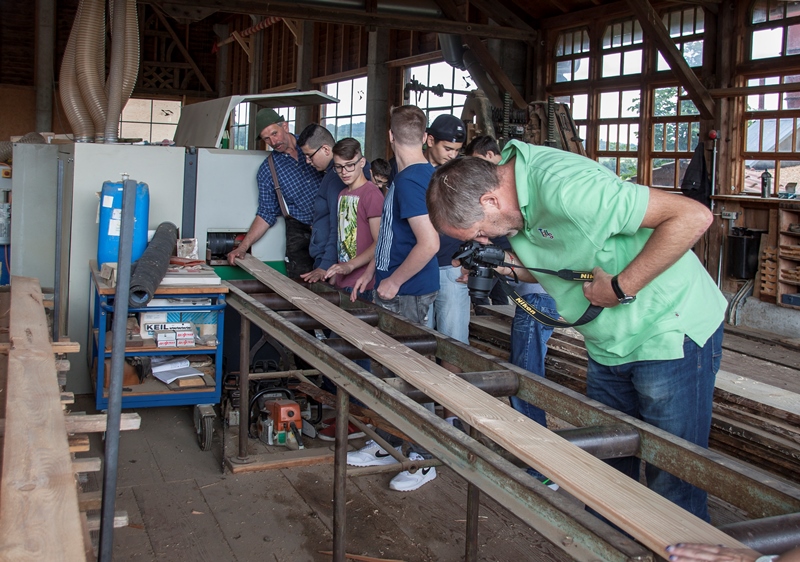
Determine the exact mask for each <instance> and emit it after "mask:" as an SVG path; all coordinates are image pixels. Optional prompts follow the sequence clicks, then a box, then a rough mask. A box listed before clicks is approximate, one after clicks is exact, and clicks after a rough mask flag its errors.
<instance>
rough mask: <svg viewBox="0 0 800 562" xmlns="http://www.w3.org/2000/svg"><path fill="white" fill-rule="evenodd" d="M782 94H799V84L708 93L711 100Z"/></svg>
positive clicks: (723, 89) (741, 88)
mask: <svg viewBox="0 0 800 562" xmlns="http://www.w3.org/2000/svg"><path fill="white" fill-rule="evenodd" d="M783 92H800V82H791V83H789V84H773V85H771V86H740V87H738V88H714V89H711V90H709V91H708V93H709V94H711V97H712V98H735V97H740V96H757V95H759V94H776V93H783Z"/></svg>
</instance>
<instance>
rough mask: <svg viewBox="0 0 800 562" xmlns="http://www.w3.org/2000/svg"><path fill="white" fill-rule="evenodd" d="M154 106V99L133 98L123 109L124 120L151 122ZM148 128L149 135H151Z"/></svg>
mask: <svg viewBox="0 0 800 562" xmlns="http://www.w3.org/2000/svg"><path fill="white" fill-rule="evenodd" d="M152 107H153V102H152V100H141V99H134V98H131V99H129V100H128V103H127V104H126V105H125V109H123V110H122V116H121V118H120V119H122V121H140V122H143V123H149V122H150V116H151V113H150V112H151V110H152ZM149 134H150V133H149V129H148V135H149Z"/></svg>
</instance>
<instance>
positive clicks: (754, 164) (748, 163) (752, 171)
mask: <svg viewBox="0 0 800 562" xmlns="http://www.w3.org/2000/svg"><path fill="white" fill-rule="evenodd" d="M774 167H775V163H774V162H770V161H768V160H745V161H744V190H743V191H744V193H751V194H752V193H759V194H760V193H761V174H763V173H764V171H765V170H767V169H768V168H774ZM769 173H770V174H772V169H770V170H769ZM774 177H775V175H774V174H773V178H774Z"/></svg>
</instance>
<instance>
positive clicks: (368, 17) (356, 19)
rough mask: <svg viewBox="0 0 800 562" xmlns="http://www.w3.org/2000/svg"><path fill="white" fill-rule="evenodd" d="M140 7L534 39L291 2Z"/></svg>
mask: <svg viewBox="0 0 800 562" xmlns="http://www.w3.org/2000/svg"><path fill="white" fill-rule="evenodd" d="M141 1H142V3H149V4H158V5H160V4H162V3H164V4H168V5H170V12H171V13H173V14H181V9H184V10H186V12H187V15H188V14H190V13H191V12H192V11H194V10H196V9H197V8H204V9H209V8H215V9H216V10H218V11H220V12H226V13H232V14H252V15H259V16H279V17H282V18H289V19H299V20H311V21H318V22H325V23H340V24H346V25H355V26H364V27H370V26H374V27H384V28H391V29H405V30H409V31H422V32H433V33H454V34H460V35H475V36H479V37H487V38H495V39H514V40H518V41H528V40H531V39H534V38H535V34H534V33H531V32H530V31H526V30H523V29H518V28H515V27H505V26H500V25H486V24H480V23H469V22H465V21H453V20H447V19H442V18H436V17H423V16H406V15H401V14H386V13H370V12H367V11H364V10H350V9H345V8H327V7H321V6H311V5H308V4H295V3H290V2H263V1H261V0H166V2H162V1H161V0H141Z"/></svg>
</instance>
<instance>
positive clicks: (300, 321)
mask: <svg viewBox="0 0 800 562" xmlns="http://www.w3.org/2000/svg"><path fill="white" fill-rule="evenodd" d="M278 314H280V315H281V316H283V317H284V318H286V320H288V321H289V322H291V323H292V324H294V325H295V326H297V327H298V328H300V329H302V330H316V329H324V328H325V326H323V325H322V322H320V321H319V320H317V319H316V318H314V317H312V316H309V315H308V314H306V313H305V312H301V311H299V310H282V311H280V312H278ZM350 314H351V316H353V318H355V319H357V320H361V321H362V322H366V323H367V324H369V325H370V326H377V325H378V313H377V311H375V310H370V309H368V308H354V309H353V310H351V311H350Z"/></svg>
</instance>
